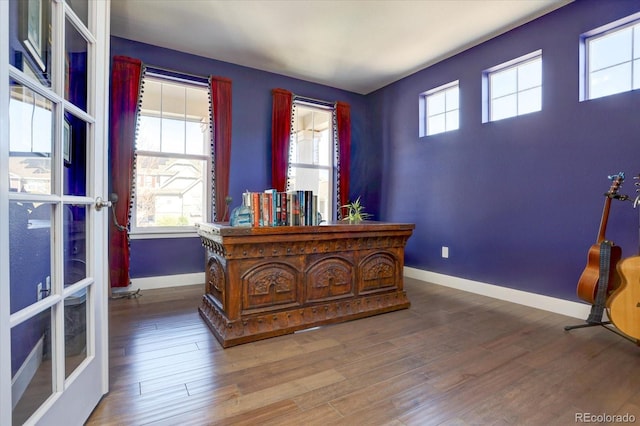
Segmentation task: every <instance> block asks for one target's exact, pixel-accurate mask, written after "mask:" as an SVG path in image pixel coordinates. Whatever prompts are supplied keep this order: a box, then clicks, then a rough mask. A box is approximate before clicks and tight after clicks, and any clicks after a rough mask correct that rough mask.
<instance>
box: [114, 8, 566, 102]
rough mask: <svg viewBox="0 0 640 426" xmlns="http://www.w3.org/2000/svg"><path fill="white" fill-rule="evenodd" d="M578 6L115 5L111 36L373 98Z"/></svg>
mask: <svg viewBox="0 0 640 426" xmlns="http://www.w3.org/2000/svg"><path fill="white" fill-rule="evenodd" d="M571 1H572V0H396V1H393V0H387V1H383V0H306V1H304V0H253V1H250V0H244V1H242V0H240V1H231V0H226V1H224V0H181V1H167V0H163V1H160V0H112V2H111V4H112V10H111V33H112V35H115V36H118V37H123V38H127V39H130V40H136V41H140V42H144V43H149V44H153V45H156V46H162V47H166V48H170V49H175V50H179V51H182V52H187V53H191V54H195V55H199V56H204V57H208V58H213V59H217V60H221V61H225V62H231V63H234V64H238V65H244V66H247V67H251V68H257V69H260V70H264V71H270V72H274V73H278V74H282V75H286V76H290V77H295V78H300V79H302V80H306V81H311V82H316V83H321V84H325V85H329V86H332V87H337V88H340V89H345V90H349V91H352V92H356V93H361V94H367V93H370V92H372V91H374V90H376V89H379V88H381V87H383V86H385V85H387V84H389V83H392V82H394V81H397V80H399V79H401V78H403V77H406V76H407V75H410V74H412V73H414V72H416V71H418V70H420V69H423V68H426V67H427V66H429V65H432V64H434V63H436V62H438V61H441V60H443V59H445V58H447V57H450V56H452V55H454V54H456V53H459V52H461V51H463V50H465V49H468V48H469V47H471V46H474V45H477V44H479V43H482V42H483V41H486V40H488V39H490V38H492V37H494V36H496V35H498V34H501V33H503V32H506V31H508V30H510V29H512V28H515V27H517V26H519V25H521V24H523V23H525V22H528V21H530V20H532V19H535V18H537V17H539V16H541V15H543V14H545V13H548V12H550V11H552V10H554V9H557V8H559V7H561V6H564V5H565V4H567V3H570V2H571ZM176 68H177V69H179V66H178V65H176Z"/></svg>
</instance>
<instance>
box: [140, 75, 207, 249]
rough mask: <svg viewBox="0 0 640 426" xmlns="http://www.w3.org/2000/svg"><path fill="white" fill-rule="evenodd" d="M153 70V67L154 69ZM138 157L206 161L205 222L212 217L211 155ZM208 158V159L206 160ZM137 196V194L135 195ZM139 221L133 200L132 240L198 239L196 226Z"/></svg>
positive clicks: (198, 84) (201, 85)
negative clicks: (146, 224)
mask: <svg viewBox="0 0 640 426" xmlns="http://www.w3.org/2000/svg"><path fill="white" fill-rule="evenodd" d="M152 68H153V67H152ZM175 74H180V72H178V71H175ZM145 76H149V77H151V78H153V79H156V80H166V81H170V82H174V83H175V82H178V83H180V84H184V85H191V86H195V87H199V88H206V89H207V91H209V86H208V85H207V84H206V83H203V82H199V81H194V80H189V79H187V78H179V77H176V76H174V75H164V74H159V73H154V72H153V71H147V72H146V73H145ZM208 96H209V103H211V93H208ZM135 153H136V155H138V154H140V155H149V156H155V157H174V156H175V155H179V156H180V157H181V158H185V159H196V160H205V161H206V165H207V167H206V177H207V178H206V179H205V180H206V182H205V184H206V188H205V193H204V197H205V207H206V209H205V212H204V215H205V220H208V218H210V217H211V193H212V191H213V188H212V173H213V171H212V161H213V160H212V157H211V153H210V152H209V153H207V154H205V155H193V154H173V153H165V152H158V151H145V150H135ZM205 157H206V158H205ZM133 178H134V179H136V178H137V177H136V176H135V175H134V177H133ZM134 196H135V194H134ZM136 220H137V211H136V202H135V198H133V202H132V206H131V219H130V224H129V237H130V238H131V239H132V240H143V239H156V238H157V239H161V238H191V237H197V236H198V233H197V229H196V227H195V226H162V227H160V226H154V227H138V226H136V225H135V221H136Z"/></svg>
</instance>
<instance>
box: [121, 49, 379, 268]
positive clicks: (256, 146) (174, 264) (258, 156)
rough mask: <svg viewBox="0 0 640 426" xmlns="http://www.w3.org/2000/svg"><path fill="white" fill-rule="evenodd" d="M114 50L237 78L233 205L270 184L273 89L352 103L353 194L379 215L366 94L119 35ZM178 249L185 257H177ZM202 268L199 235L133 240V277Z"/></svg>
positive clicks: (376, 164)
mask: <svg viewBox="0 0 640 426" xmlns="http://www.w3.org/2000/svg"><path fill="white" fill-rule="evenodd" d="M111 54H112V56H113V55H126V56H131V57H135V58H139V59H141V60H142V61H143V63H145V64H147V65H150V66H151V65H153V66H157V67H163V68H167V69H171V70H175V71H179V72H184V73H190V74H196V75H202V76H208V75H217V76H223V77H227V78H230V79H231V80H232V81H233V86H232V93H233V100H232V102H233V110H232V114H233V127H232V148H231V171H230V173H231V175H230V188H229V192H230V195H231V196H232V197H233V203H232V207H235V206H237V205H239V204H240V202H241V194H242V193H243V192H244V191H246V190H249V191H262V190H264V189H265V188H268V187H270V186H271V89H274V88H278V87H279V88H283V89H287V90H290V91H292V92H293V93H295V94H297V95H301V96H306V97H311V98H316V99H322V100H326V101H338V100H339V101H344V102H348V103H349V104H350V105H351V120H352V128H351V131H352V136H351V137H352V155H351V156H352V172H351V180H352V182H351V195H352V197H353V196H358V195H360V196H361V197H362V201H363V204H364V205H365V206H366V207H367V211H369V212H370V213H374V214H376V213H377V210H378V205H379V202H380V201H379V200H380V187H379V185H378V184H377V182H380V179H381V176H382V164H381V162H380V160H379V156H378V155H377V153H379V152H380V150H379V149H375V148H372V147H371V146H370V144H371V138H370V137H369V128H368V119H367V103H366V97H365V96H362V95H358V94H355V93H351V92H347V91H344V90H339V89H335V88H332V87H327V86H322V85H319V84H313V83H309V82H305V81H302V80H297V79H293V78H289V77H285V76H282V75H278V74H273V73H268V72H264V71H259V70H255V69H251V68H247V67H242V66H239V65H234V64H230V63H227V62H221V61H216V60H212V59H207V58H203V57H200V56H194V55H189V54H186V53H182V52H177V51H174V50H169V49H164V48H160V47H157V46H151V45H148V44H142V43H137V42H133V41H130V40H125V39H122V38H118V37H112V38H111ZM372 183H373V184H372ZM376 216H377V214H376ZM189 240H191V241H189ZM177 253H180V254H184V255H181V256H176V254H177ZM203 270H204V251H203V249H202V247H201V246H200V242H199V239H196V238H191V239H188V238H187V239H185V238H180V239H171V240H169V239H165V240H163V239H160V240H132V241H131V277H132V278H140V277H148V276H158V275H173V274H179V273H191V272H202V271H203Z"/></svg>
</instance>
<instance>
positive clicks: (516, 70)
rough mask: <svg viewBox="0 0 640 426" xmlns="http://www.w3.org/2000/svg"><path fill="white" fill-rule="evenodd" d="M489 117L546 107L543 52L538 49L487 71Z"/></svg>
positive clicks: (497, 117) (525, 112)
mask: <svg viewBox="0 0 640 426" xmlns="http://www.w3.org/2000/svg"><path fill="white" fill-rule="evenodd" d="M485 76H486V80H488V89H489V96H488V99H489V102H488V104H489V105H488V106H489V121H497V120H502V119H503V118H508V117H515V116H517V115H523V114H528V113H530V112H536V111H540V110H541V109H542V52H541V51H537V52H534V53H532V54H530V55H526V56H524V57H522V58H518V59H515V60H513V61H510V62H508V63H506V64H503V65H499V66H497V67H495V68H493V69H491V70H489V71H487V72H485Z"/></svg>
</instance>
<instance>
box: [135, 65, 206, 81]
mask: <svg viewBox="0 0 640 426" xmlns="http://www.w3.org/2000/svg"><path fill="white" fill-rule="evenodd" d="M144 68H145V71H150V72H151V73H152V74H153V72H154V71H156V72H157V73H158V74H163V75H164V73H166V74H169V77H172V76H173V77H179V76H184V77H191V78H193V79H196V80H197V81H199V82H202V83H206V82H209V77H205V76H203V75H197V74H191V73H188V72H182V71H177V70H172V69H169V68H164V67H159V66H155V65H145V66H144Z"/></svg>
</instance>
